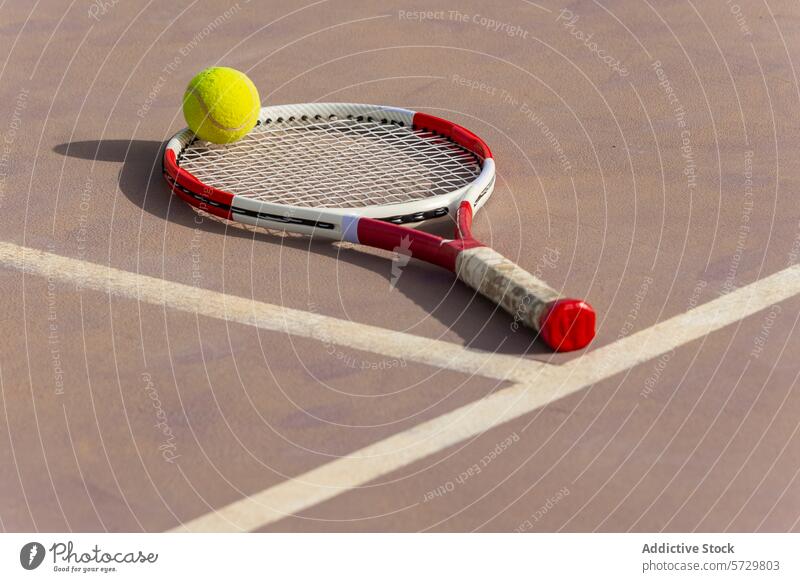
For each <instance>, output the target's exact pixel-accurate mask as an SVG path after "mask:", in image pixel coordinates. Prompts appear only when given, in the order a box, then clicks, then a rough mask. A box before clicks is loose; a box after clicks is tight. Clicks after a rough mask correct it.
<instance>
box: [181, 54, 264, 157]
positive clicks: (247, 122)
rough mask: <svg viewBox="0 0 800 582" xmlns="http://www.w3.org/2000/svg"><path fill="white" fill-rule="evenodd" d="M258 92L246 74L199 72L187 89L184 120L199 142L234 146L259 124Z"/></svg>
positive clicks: (215, 69) (223, 69)
mask: <svg viewBox="0 0 800 582" xmlns="http://www.w3.org/2000/svg"><path fill="white" fill-rule="evenodd" d="M260 110H261V100H260V99H259V97H258V89H256V86H255V85H253V82H252V81H251V80H250V79H249V78H248V77H247V75H245V74H244V73H242V72H240V71H237V70H236V69H229V68H228V67H211V68H208V69H206V70H204V71H200V72H199V73H198V74H197V76H195V78H194V79H192V80H191V81H190V82H189V86H188V87H186V93H184V95H183V116H184V117H185V118H186V123H187V124H188V125H189V128H190V129H191V130H192V131H193V132H194V133H195V135H197V137H199V138H200V139H203V140H206V141H210V142H214V143H231V142H234V141H236V140H237V139H241V138H242V137H244V136H245V135H246V134H247V132H249V131H250V130H251V129H253V127H254V126H255V124H256V121H258V115H259V113H260Z"/></svg>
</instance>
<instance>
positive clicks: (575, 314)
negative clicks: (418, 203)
mask: <svg viewBox="0 0 800 582" xmlns="http://www.w3.org/2000/svg"><path fill="white" fill-rule="evenodd" d="M456 273H457V275H458V278H459V279H461V280H462V281H463V282H464V283H466V284H467V285H469V286H470V287H472V288H473V289H475V290H476V291H477V292H478V293H480V294H481V295H483V296H484V297H487V298H488V299H491V300H492V301H493V302H494V303H496V304H497V305H499V306H500V307H502V308H503V309H505V310H506V311H507V312H508V313H510V314H511V315H512V316H513V317H514V322H515V323H516V322H520V321H521V322H522V323H524V324H525V325H527V326H528V327H530V328H532V329H534V330H535V331H537V332H539V334H540V335H541V337H542V339H544V341H545V342H546V343H547V344H548V345H549V346H550V347H551V348H553V349H554V350H556V351H560V352H568V351H572V350H579V349H581V348H583V347H585V346H586V345H587V344H588V343H589V342H591V341H592V339H593V338H594V333H595V330H594V327H595V312H594V310H593V309H592V307H591V306H590V305H589V304H588V303H586V302H584V301H581V300H579V299H563V298H561V297H560V296H559V294H558V292H556V291H555V290H554V289H552V288H551V287H550V286H548V285H547V283H545V282H544V281H542V280H541V279H538V278H537V277H535V276H533V275H531V274H530V273H528V272H527V271H525V270H523V269H522V268H521V267H519V266H517V265H516V264H514V263H513V262H511V261H509V260H508V259H507V258H505V257H504V256H503V255H501V254H500V253H498V252H497V251H494V250H492V249H490V248H489V247H484V246H480V247H475V248H468V249H464V250H463V251H461V252H460V253H459V254H458V256H457V257H456Z"/></svg>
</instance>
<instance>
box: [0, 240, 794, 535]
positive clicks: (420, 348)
mask: <svg viewBox="0 0 800 582" xmlns="http://www.w3.org/2000/svg"><path fill="white" fill-rule="evenodd" d="M0 264H2V265H5V266H8V267H12V268H15V269H18V270H22V271H25V272H27V273H32V274H37V275H42V276H48V277H53V278H54V279H57V280H60V281H64V282H71V283H75V284H76V285H80V286H83V287H85V288H88V289H93V290H96V291H101V292H106V293H112V294H114V295H119V296H123V297H128V298H131V299H137V300H139V301H146V302H148V303H153V304H157V305H164V306H167V307H172V308H175V309H179V310H182V311H187V312H190V313H199V314H201V315H205V316H208V317H215V318H221V319H226V320H229V321H236V322H238V323H243V324H245V325H253V326H257V327H259V328H261V329H268V330H274V331H284V332H287V333H292V334H296V335H300V336H303V337H309V338H315V339H323V340H324V339H330V340H331V341H336V342H339V343H341V345H347V346H350V347H353V348H356V349H362V350H365V351H371V352H375V353H380V354H383V355H386V356H389V357H398V356H401V355H402V356H403V357H406V358H407V359H410V360H412V361H417V362H422V363H426V364H429V365H433V366H440V367H445V368H449V369H453V370H457V371H463V372H468V373H475V374H479V375H481V376H486V377H491V378H503V379H515V380H517V383H516V384H513V385H512V386H510V387H508V388H505V389H502V390H499V391H497V392H494V393H493V394H491V395H489V396H487V397H485V398H483V399H481V400H479V401H476V402H474V403H471V404H468V405H465V406H462V407H461V408H458V409H455V410H453V411H451V412H448V413H447V414H444V415H442V416H439V417H437V418H434V419H432V420H429V421H427V422H424V423H422V424H419V425H417V426H415V427H414V428H411V429H409V430H406V431H403V432H400V433H398V434H396V435H393V436H391V437H389V438H386V439H384V440H381V441H378V442H376V443H374V444H372V445H370V446H368V447H365V448H363V449H361V450H359V451H356V452H354V453H352V454H351V455H348V456H347V457H342V458H340V459H337V460H335V461H331V462H330V463H327V464H325V465H321V466H319V467H317V468H316V469H313V470H311V471H308V472H307V473H304V474H302V475H299V476H298V477H296V478H294V479H292V480H289V481H284V482H282V483H280V484H278V485H275V486H273V487H270V488H269V489H265V490H264V491H261V492H259V493H256V494H255V495H252V496H250V497H247V498H245V499H241V500H239V501H236V502H233V503H231V504H229V505H227V506H225V507H223V508H221V509H219V510H216V511H215V512H213V513H209V514H207V515H203V516H200V517H198V518H197V519H194V520H192V521H189V522H187V523H186V524H183V525H182V526H179V527H177V528H175V530H174V531H186V530H188V531H240V530H252V529H257V528H259V527H263V526H266V525H268V524H270V523H273V522H275V521H278V520H280V519H281V518H283V517H285V516H287V515H291V514H294V513H297V512H299V511H302V510H304V509H307V508H309V507H311V506H313V505H316V504H318V503H321V502H323V501H326V500H328V499H331V498H333V497H335V496H336V495H338V494H340V493H343V492H345V491H347V490H350V489H353V488H356V487H359V486H361V485H364V484H366V483H368V482H369V481H372V480H374V479H376V478H378V477H380V476H382V475H386V474H388V473H390V472H392V471H395V470H397V469H399V468H401V467H404V466H406V465H408V464H411V463H413V462H415V461H418V460H420V459H422V458H424V457H426V456H429V455H432V454H435V453H437V452H439V451H442V450H444V449H445V448H447V447H449V446H452V445H454V444H457V443H459V442H461V441H464V440H466V439H468V438H471V437H474V436H476V435H479V434H481V433H483V432H485V431H487V430H490V429H492V428H494V427H496V426H498V425H500V424H502V423H504V422H508V421H510V420H513V419H515V418H518V417H520V416H522V415H524V414H528V413H530V412H533V411H535V410H537V409H539V408H541V407H543V406H546V405H547V404H548V403H550V402H553V401H554V400H558V399H559V398H563V397H565V396H567V395H569V394H573V393H575V392H577V391H579V390H581V389H582V388H585V387H587V386H590V385H592V384H594V383H596V382H599V381H602V380H604V379H606V378H609V377H611V376H613V375H615V374H617V373H619V372H622V371H624V370H627V369H629V368H631V367H633V366H636V365H637V364H641V363H642V362H646V361H648V360H651V359H653V358H656V357H658V356H659V355H661V354H663V353H666V352H668V351H670V350H673V349H675V348H678V347H680V346H682V345H684V344H686V343H688V342H691V341H693V340H696V339H699V338H701V337H703V336H704V335H706V334H708V333H710V332H713V331H716V330H719V329H721V328H723V327H725V326H727V325H730V324H732V323H735V322H737V321H740V320H742V319H744V318H745V317H748V316H750V315H752V314H754V313H756V312H758V311H761V310H763V309H766V308H768V307H770V306H771V305H773V304H775V303H778V302H780V301H783V300H786V299H789V298H791V297H794V296H795V295H798V294H800V265H793V266H792V267H789V268H787V269H785V270H783V271H780V272H778V273H775V274H774V275H770V276H769V277H766V278H764V279H761V280H759V281H756V282H755V283H752V284H750V285H747V286H745V287H742V288H739V289H737V290H736V291H733V292H732V293H729V294H727V295H724V296H722V297H719V298H717V299H714V300H712V301H709V302H708V303H704V304H703V305H700V306H698V307H696V308H695V309H693V310H691V311H689V312H687V313H682V314H680V315H676V316H675V317H672V318H670V319H668V320H666V321H663V322H661V323H658V324H656V325H654V326H652V327H650V328H648V329H646V330H643V331H640V332H638V333H636V334H633V335H631V336H628V337H626V338H624V339H621V340H619V341H616V342H614V343H612V344H609V345H606V346H604V347H602V348H599V349H596V350H593V351H591V352H589V353H587V354H585V355H583V356H582V357H580V358H578V359H575V360H572V361H571V362H569V363H568V364H565V365H563V366H548V365H546V364H541V363H538V362H532V361H529V360H523V359H521V358H517V357H511V356H501V355H494V354H488V353H486V352H479V351H476V350H466V349H464V348H461V347H459V346H456V345H455V344H450V343H447V342H440V341H436V340H429V339H425V338H420V337H417V336H412V335H409V334H402V333H396V332H391V331H387V330H384V329H381V328H376V327H372V326H367V325H362V324H357V323H353V322H348V321H342V320H338V319H336V318H330V317H325V316H320V315H317V314H311V313H306V312H303V311H296V310H292V309H287V308H283V307H279V306H275V305H270V304H267V303H259V302H255V301H251V300H247V299H243V298H239V297H233V296H230V295H225V294H222V293H217V292H214V291H207V290H202V289H197V288H196V287H191V286H188V285H182V284H179V283H170V282H168V281H163V280H161V279H156V278H153V277H148V276H145V275H138V274H135V273H128V272H125V271H120V270H118V269H113V268H110V267H102V266H99V265H95V264H91V263H84V262H82V261H77V260H74V259H69V258H66V257H61V256H59V255H53V254H51V253H45V252H42V251H37V250H33V249H28V248H25V247H20V246H18V245H14V244H10V243H0ZM362 334H364V335H362ZM505 366H507V367H508V369H505V370H504V367H505ZM509 369H510V370H512V371H513V372H511V373H509Z"/></svg>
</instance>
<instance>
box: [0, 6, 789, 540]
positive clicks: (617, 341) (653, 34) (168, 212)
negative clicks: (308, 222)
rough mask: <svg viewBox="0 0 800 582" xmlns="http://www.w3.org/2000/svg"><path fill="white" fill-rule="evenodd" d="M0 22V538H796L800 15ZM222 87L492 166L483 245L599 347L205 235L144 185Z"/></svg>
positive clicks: (307, 9)
mask: <svg viewBox="0 0 800 582" xmlns="http://www.w3.org/2000/svg"><path fill="white" fill-rule="evenodd" d="M419 11H429V13H428V14H420V13H419ZM0 14H2V18H0V21H1V22H2V25H0V47H2V51H1V52H2V54H3V55H4V59H3V63H2V66H0V79H1V82H0V93H1V94H2V99H1V100H0V132H2V149H0V210H1V212H0V232H1V233H2V235H0V285H2V295H3V299H2V305H3V323H2V337H0V397H1V400H0V402H1V403H2V414H0V465H1V466H2V468H3V470H2V471H1V472H0V527H2V529H3V530H5V531H34V530H39V531H65V530H71V531H164V530H172V529H175V530H177V531H181V530H184V529H190V530H210V531H240V530H250V531H421V530H428V531H430V530H432V531H473V530H479V531H693V530H698V531H797V530H800V478H798V472H799V471H800V435H798V426H800V425H799V422H800V421H798V419H799V418H800V392H798V390H797V380H798V373H799V372H800V364H798V354H800V333H798V331H797V323H798V308H800V298H799V297H798V295H799V294H800V267H798V264H797V263H798V257H800V204H798V197H797V196H798V188H800V162H798V160H800V140H799V139H798V130H799V129H800V117H799V116H798V111H800V84H799V83H798V72H797V68H798V65H797V55H798V54H800V7H799V6H798V5H797V3H796V2H788V1H787V2H778V1H773V0H769V1H768V2H764V3H745V2H742V3H741V6H739V5H736V4H733V3H727V2H724V1H719V2H688V1H678V2H646V1H645V2H616V1H608V2H606V1H603V2H570V3H568V4H567V5H562V4H559V3H556V2H552V1H550V0H543V1H542V2H527V1H523V0H515V1H512V2H503V3H488V4H487V3H480V2H472V1H467V2H458V3H455V2H450V3H444V4H440V5H435V6H433V5H430V3H427V2H418V1H409V2H395V3H391V2H366V1H364V2H357V1H351V0H339V1H337V0H331V1H324V0H323V1H319V2H313V3H311V2H309V3H296V2H245V1H244V0H239V2H238V3H226V2H202V1H199V2H178V3H174V2H173V3H163V2H161V3H157V2H149V3H145V2H141V3H129V2H118V3H114V2H105V3H104V2H100V1H99V0H98V2H96V3H90V2H74V3H72V4H69V3H64V2H54V1H50V0H47V1H43V2H37V3H35V4H34V5H31V4H30V3H24V2H6V3H4V4H3V5H2V7H0ZM576 17H577V18H576ZM217 64H220V65H227V66H230V67H235V68H237V69H240V70H243V71H245V72H247V74H248V75H249V76H250V77H251V78H252V79H253V80H254V82H255V83H256V85H257V86H258V87H259V89H260V91H261V95H262V100H263V101H264V103H265V104H279V103H299V102H312V101H320V102H323V101H343V102H364V103H376V104H387V105H396V106H400V107H407V108H409V109H414V110H419V111H425V112H428V113H430V114H433V115H437V116H440V117H445V118H447V119H450V120H452V121H455V122H456V123H459V124H461V125H463V126H465V127H467V128H469V129H471V130H472V131H474V132H475V133H477V134H479V135H480V136H482V137H483V138H484V139H485V140H486V142H487V143H488V144H489V145H490V146H491V148H492V151H493V153H494V156H495V159H496V162H497V168H498V180H497V188H496V191H495V193H494V195H493V196H492V198H491V200H490V201H489V202H488V204H487V205H486V207H485V209H484V210H483V211H482V212H481V213H480V214H479V215H478V216H477V218H476V224H475V231H476V234H477V235H478V236H479V237H480V238H481V239H484V240H485V241H486V242H487V243H489V244H491V245H492V246H493V247H494V248H496V249H497V250H499V251H501V252H502V253H503V254H505V255H506V256H508V257H510V258H512V259H514V260H516V261H517V262H518V263H519V264H520V265H521V266H523V267H524V268H526V269H528V270H529V271H531V272H534V271H535V272H537V273H538V274H540V275H541V276H542V277H543V278H545V279H546V280H548V281H549V282H550V283H551V284H552V285H553V286H554V287H556V288H557V289H560V290H563V292H564V293H566V294H568V295H571V296H578V297H584V298H586V299H587V300H588V301H590V302H591V303H592V304H593V305H594V307H595V309H596V310H597V313H598V316H599V319H598V334H597V338H596V340H595V341H594V343H593V344H592V345H591V346H590V347H589V348H588V349H586V350H583V351H579V352H573V353H569V354H558V355H554V354H553V353H551V352H549V351H548V349H547V348H546V347H545V346H544V345H543V344H541V343H540V342H538V341H535V340H534V337H533V335H532V334H531V333H529V331H527V330H526V329H524V328H520V329H514V328H512V326H511V323H512V320H511V318H510V317H509V316H508V315H507V314H505V313H504V312H502V311H497V310H496V309H495V307H494V305H492V304H491V303H489V302H488V301H485V300H483V299H481V298H480V297H476V296H475V294H474V293H473V292H472V291H471V290H470V289H469V288H467V287H466V286H464V285H462V284H460V283H458V282H455V281H454V280H453V278H452V277H451V275H450V274H449V273H447V272H445V271H442V270H438V269H437V268H436V267H433V266H429V265H426V264H423V263H420V262H417V261H413V260H412V261H411V262H410V263H408V264H404V263H403V261H398V260H397V258H396V257H394V259H395V260H394V261H393V256H392V255H391V254H390V253H384V252H381V251H374V250H369V249H363V248H359V247H355V246H353V245H349V244H329V243H326V242H322V241H310V240H309V239H306V238H302V237H284V236H280V235H279V234H277V233H270V232H263V231H260V232H254V231H250V230H244V229H240V228H236V227H231V226H228V225H226V224H223V223H221V222H219V221H216V220H212V219H210V218H208V217H205V216H201V215H199V214H196V213H195V212H194V211H193V210H192V209H190V208H189V207H188V206H186V205H185V204H184V203H182V202H181V201H180V200H178V199H177V198H175V197H174V196H172V195H171V194H170V191H169V188H168V187H167V185H166V184H165V182H164V179H163V177H162V175H161V157H160V156H161V149H162V147H163V144H164V143H165V142H166V140H168V139H169V137H170V136H171V135H173V134H174V133H175V132H177V131H178V130H180V129H181V128H182V127H183V126H184V122H183V119H182V117H181V112H180V102H181V98H182V95H183V90H184V88H185V86H186V83H187V82H188V81H189V79H190V78H191V77H192V76H193V75H194V74H195V73H196V72H197V71H199V70H201V69H203V68H205V67H208V66H212V65H217ZM441 228H444V229H448V228H450V226H447V225H444V226H442V227H441Z"/></svg>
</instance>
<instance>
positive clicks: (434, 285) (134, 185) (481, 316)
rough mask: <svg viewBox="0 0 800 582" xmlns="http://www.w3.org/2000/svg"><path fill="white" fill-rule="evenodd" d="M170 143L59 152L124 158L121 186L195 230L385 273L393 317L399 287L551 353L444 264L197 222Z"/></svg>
mask: <svg viewBox="0 0 800 582" xmlns="http://www.w3.org/2000/svg"><path fill="white" fill-rule="evenodd" d="M164 145H165V144H164V143H163V142H159V141H153V140H127V139H106V140H88V141H73V142H69V143H63V144H59V145H57V146H55V147H54V148H53V150H54V151H55V152H56V153H58V154H61V155H63V156H67V157H71V158H78V159H83V160H94V161H97V162H115V163H118V164H120V169H119V177H118V184H119V189H120V191H121V192H122V194H123V195H124V196H125V197H126V198H127V199H128V200H130V201H131V202H132V203H133V204H135V205H136V206H138V207H139V208H141V209H142V210H144V211H145V212H148V213H149V214H152V215H154V216H156V217H158V218H160V219H163V220H168V221H170V222H171V223H172V224H177V225H180V226H183V227H186V228H190V229H195V228H202V229H203V230H204V231H205V232H209V233H211V234H216V235H219V236H228V237H237V238H246V239H249V240H254V239H255V240H259V241H264V242H268V243H272V244H278V245H285V246H287V247H290V248H296V249H300V250H304V251H310V252H313V253H315V254H319V255H322V256H326V257H329V258H332V259H335V260H342V261H346V262H347V263H349V264H352V265H355V266H357V267H359V268H362V269H368V270H370V271H373V272H375V273H378V274H379V275H381V276H383V277H385V278H386V280H387V285H386V287H385V288H384V289H382V290H380V292H382V293H386V305H387V317H391V309H392V307H391V306H392V304H393V301H392V295H391V294H393V293H397V292H399V293H402V294H403V295H405V296H407V297H408V298H410V299H411V300H412V301H414V302H415V303H416V304H417V305H419V306H420V307H421V308H422V310H423V311H424V312H425V313H430V314H431V316H432V317H434V318H435V319H436V320H438V321H440V322H441V323H442V324H443V325H445V326H447V327H448V329H450V330H451V331H452V332H454V333H455V334H456V335H457V336H458V337H460V338H461V339H462V340H463V342H464V344H465V345H467V346H469V347H471V348H475V349H482V350H486V351H491V352H501V353H511V354H526V353H527V354H549V353H550V352H549V350H548V348H547V347H546V346H544V344H543V343H542V342H539V341H534V338H535V333H534V332H533V331H531V330H528V329H527V328H524V327H519V328H517V329H512V323H513V320H512V318H511V316H510V315H508V314H507V313H505V312H504V311H503V310H502V309H500V308H498V307H497V306H496V305H494V304H493V303H492V302H491V301H488V300H487V299H485V298H483V297H481V296H480V295H478V294H477V293H476V292H475V291H473V290H472V289H470V288H469V287H467V286H466V285H464V284H463V283H460V282H459V281H458V280H456V279H455V278H454V277H453V275H452V273H449V272H447V271H445V270H443V269H439V268H438V267H434V266H432V265H429V264H427V263H423V262H421V261H412V262H410V263H408V264H402V265H401V266H400V269H399V271H398V269H397V265H395V264H394V263H392V261H391V260H389V259H387V258H386V256H376V255H375V254H371V253H365V252H362V251H360V250H358V249H357V248H349V247H348V246H339V245H335V244H332V243H331V242H330V241H326V240H320V239H309V238H308V237H282V236H279V235H276V234H270V233H269V232H266V231H262V230H251V229H246V228H242V227H240V226H238V225H236V226H231V225H229V224H226V223H224V222H222V221H220V220H217V219H213V217H209V218H211V219H209V220H202V221H200V222H199V223H198V221H197V212H196V211H195V210H194V209H192V208H191V207H190V206H189V205H187V204H185V203H184V202H183V201H182V200H180V199H179V198H178V197H177V196H175V195H173V194H172V192H171V191H170V189H169V187H168V186H167V184H166V182H165V180H164V177H163V176H162V169H161V157H162V155H163V148H164ZM426 230H429V231H431V232H434V233H436V234H439V235H442V236H449V235H450V234H451V233H452V232H453V225H452V224H448V223H447V222H446V221H443V222H439V223H436V224H433V225H430V226H429V227H427V228H426ZM399 264H400V263H398V265H399ZM390 281H392V287H390V285H389V282H390ZM391 288H393V290H391V291H390V289H391ZM376 325H380V324H376ZM412 333H413V332H412Z"/></svg>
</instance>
